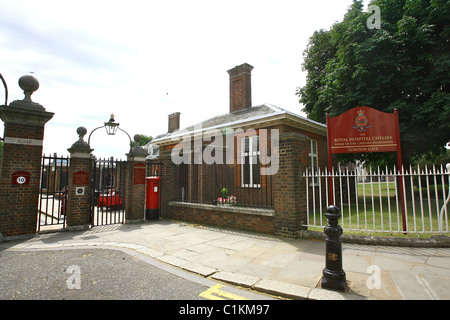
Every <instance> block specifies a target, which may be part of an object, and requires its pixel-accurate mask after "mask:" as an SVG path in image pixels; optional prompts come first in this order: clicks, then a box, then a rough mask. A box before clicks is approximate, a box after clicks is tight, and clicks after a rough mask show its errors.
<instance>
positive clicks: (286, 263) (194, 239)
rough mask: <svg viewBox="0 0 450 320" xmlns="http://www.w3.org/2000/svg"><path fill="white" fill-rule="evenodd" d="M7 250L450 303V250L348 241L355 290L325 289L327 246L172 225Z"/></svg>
mask: <svg viewBox="0 0 450 320" xmlns="http://www.w3.org/2000/svg"><path fill="white" fill-rule="evenodd" d="M7 240H8V241H4V242H2V243H0V259H1V258H2V255H1V251H4V250H8V251H9V250H14V251H16V250H17V251H23V250H37V249H55V248H69V247H70V248H77V247H78V248H80V249H86V248H108V249H120V250H122V251H124V249H126V250H125V251H124V252H134V253H138V254H141V255H145V256H146V257H149V258H151V259H155V260H157V261H159V262H163V263H166V264H169V265H171V266H175V267H177V268H180V269H183V270H187V271H190V272H193V273H196V274H198V275H201V276H203V277H205V278H210V279H214V280H217V281H221V282H226V283H230V284H234V285H238V286H242V287H246V288H250V289H253V290H255V291H260V292H265V293H270V294H273V295H278V296H281V297H284V298H290V299H312V300H341V299H346V300H363V299H373V300H449V299H450V248H414V247H390V246H376V245H357V244H349V243H343V246H342V248H343V250H342V251H343V252H342V253H343V269H344V271H345V273H346V278H347V282H348V285H349V290H348V291H347V292H345V293H341V292H335V291H330V290H325V289H322V288H321V287H320V279H321V277H322V271H323V269H324V266H325V258H324V255H325V242H324V241H314V240H305V239H295V240H291V239H286V238H281V237H275V236H269V235H263V234H256V233H249V232H243V231H235V230H225V229H219V228H212V227H201V226H198V225H188V224H183V223H178V222H173V221H167V220H159V221H152V222H149V221H145V222H143V223H141V224H123V225H109V226H98V227H94V228H92V229H90V230H85V231H70V232H58V233H47V234H40V235H36V236H34V237H32V238H17V239H7Z"/></svg>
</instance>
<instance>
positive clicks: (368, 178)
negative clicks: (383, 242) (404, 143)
mask: <svg viewBox="0 0 450 320" xmlns="http://www.w3.org/2000/svg"><path fill="white" fill-rule="evenodd" d="M449 171H450V169H447V170H446V169H444V167H443V166H442V165H441V166H439V167H436V166H433V167H431V168H429V167H424V168H420V167H417V168H415V167H409V169H405V168H401V170H397V169H395V168H394V169H393V170H389V169H388V168H384V169H381V168H380V167H378V168H376V169H372V168H367V169H363V170H358V171H357V172H353V171H349V170H348V169H343V168H338V169H334V168H332V170H331V171H329V170H327V169H325V170H320V169H319V170H318V171H317V172H311V171H310V170H307V171H306V172H305V173H304V174H303V177H304V181H305V184H306V195H307V208H306V209H307V222H306V225H305V226H307V227H324V226H325V225H326V223H327V219H326V217H325V212H326V208H327V207H328V205H329V204H330V203H331V204H334V205H336V206H338V207H339V208H340V211H341V215H342V218H341V220H340V225H341V227H342V228H343V229H344V230H355V231H364V232H367V233H373V232H389V233H418V234H419V233H440V234H443V233H448V232H449V223H448V211H449V208H448V207H449V198H450V190H449V184H450V174H449V173H450V172H449ZM330 198H331V199H332V200H331V201H330Z"/></svg>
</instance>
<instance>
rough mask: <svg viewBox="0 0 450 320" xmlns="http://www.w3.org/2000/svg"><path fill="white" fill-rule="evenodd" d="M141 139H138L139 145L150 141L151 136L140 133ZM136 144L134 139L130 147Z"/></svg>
mask: <svg viewBox="0 0 450 320" xmlns="http://www.w3.org/2000/svg"><path fill="white" fill-rule="evenodd" d="M140 136H141V141H139V145H140V146H141V147H143V146H145V145H146V144H147V143H149V142H150V141H152V139H153V137H152V136H146V135H145V134H141V135H140ZM135 145H136V142H135V141H132V142H131V147H132V148H133V147H134V146H135Z"/></svg>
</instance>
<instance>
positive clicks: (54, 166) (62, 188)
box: [37, 154, 70, 232]
mask: <svg viewBox="0 0 450 320" xmlns="http://www.w3.org/2000/svg"><path fill="white" fill-rule="evenodd" d="M69 161H70V158H69V157H58V156H57V154H54V155H53V156H46V155H43V156H42V164H41V181H40V188H39V204H38V225H37V231H38V232H40V231H49V230H54V229H64V228H65V227H66V206H67V183H68V178H69Z"/></svg>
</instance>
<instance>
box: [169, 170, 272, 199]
mask: <svg viewBox="0 0 450 320" xmlns="http://www.w3.org/2000/svg"><path fill="white" fill-rule="evenodd" d="M241 170H242V167H241V165H239V164H216V163H214V164H189V165H186V164H181V165H179V166H178V171H177V172H178V174H177V178H178V186H179V187H178V190H179V194H178V196H177V199H174V200H175V201H182V202H191V203H201V204H211V205H221V204H226V203H229V202H232V203H231V204H232V205H234V206H241V207H255V208H272V207H273V179H272V176H269V175H260V174H259V172H258V178H256V174H255V175H254V177H255V178H253V179H251V180H248V179H247V180H246V183H244V178H243V173H242V171H241ZM224 189H226V192H225V190H224ZM222 190H223V191H224V192H222Z"/></svg>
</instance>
